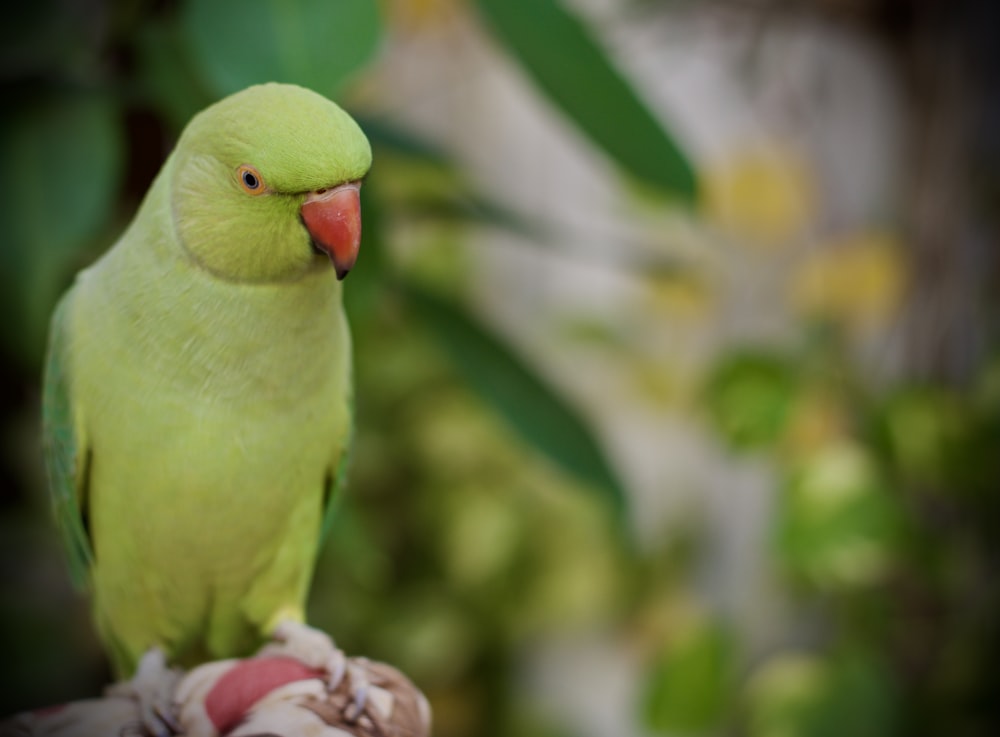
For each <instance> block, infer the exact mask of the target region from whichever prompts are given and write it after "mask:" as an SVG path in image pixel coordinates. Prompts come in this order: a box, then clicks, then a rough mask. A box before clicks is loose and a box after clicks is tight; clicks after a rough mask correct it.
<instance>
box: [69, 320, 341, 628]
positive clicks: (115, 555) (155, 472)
mask: <svg viewBox="0 0 1000 737" xmlns="http://www.w3.org/2000/svg"><path fill="white" fill-rule="evenodd" d="M324 327H325V330H321V331H318V334H317V335H313V336H310V335H306V334H296V332H295V331H294V330H289V331H287V334H286V335H281V336H273V335H268V334H266V333H265V334H261V335H260V336H259V337H257V338H254V337H253V336H251V337H250V339H244V340H243V341H242V342H240V341H232V340H225V339H224V338H225V337H226V336H225V335H223V336H218V335H207V336H206V335H201V336H197V339H191V338H189V339H188V340H187V341H186V342H184V341H181V342H177V341H169V340H166V339H165V338H164V339H163V340H161V341H160V342H159V343H158V344H157V345H155V346H152V347H148V346H147V349H146V350H137V349H136V346H135V343H134V342H130V341H129V340H127V339H124V340H121V341H119V342H117V343H116V342H115V341H108V340H101V341H92V342H90V343H89V344H87V343H83V344H81V345H80V346H79V352H78V357H79V361H78V365H79V366H80V370H79V371H78V372H77V374H76V381H77V386H76V387H75V388H74V393H75V395H76V396H78V397H79V398H80V400H81V401H80V418H79V420H80V421H81V422H82V423H83V424H84V426H85V427H86V435H87V437H88V438H89V439H90V444H91V447H92V449H93V450H92V454H91V467H90V469H89V472H90V473H89V476H90V479H89V480H90V484H89V497H90V498H89V510H90V522H91V533H92V537H93V543H94V549H95V556H96V560H97V564H96V566H95V584H96V585H97V587H98V589H100V588H101V587H102V586H103V587H104V588H105V589H106V590H110V589H111V588H113V587H116V586H126V585H127V586H128V587H133V586H135V585H136V582H135V581H134V577H131V574H128V572H129V571H135V570H143V571H146V572H147V573H149V574H150V581H149V582H145V583H144V584H143V585H145V586H155V590H150V591H148V592H147V594H148V595H149V596H150V597H151V599H155V600H157V601H168V600H170V599H173V598H179V599H180V600H184V601H187V603H186V604H185V606H186V607H187V609H184V608H182V607H179V606H177V605H175V604H172V605H169V606H166V608H165V611H168V612H169V613H170V615H171V617H177V618H178V620H179V621H180V620H184V621H194V620H196V619H198V618H202V619H203V618H204V617H205V616H209V615H208V614H207V613H206V612H205V607H228V608H229V609H231V610H232V609H234V608H235V602H240V601H243V600H245V599H246V598H247V597H248V596H249V595H250V594H251V592H252V591H253V590H254V586H255V585H257V582H259V581H260V580H262V579H266V578H268V577H269V576H270V577H275V576H277V577H278V578H282V577H287V578H288V581H289V583H288V587H289V591H291V590H292V589H293V588H295V587H296V586H298V588H301V586H299V585H298V584H295V586H293V585H292V583H293V582H294V581H297V580H298V579H299V578H301V576H302V573H301V571H302V570H303V569H304V570H305V571H306V573H308V571H309V570H310V568H311V559H312V557H313V556H314V554H315V550H316V547H317V544H318V536H319V528H320V524H321V517H322V510H323V501H324V500H323V496H324V493H325V489H326V486H327V481H328V479H329V478H331V477H332V475H333V474H334V473H335V470H336V468H337V465H338V463H339V462H340V459H341V457H342V455H343V454H344V453H345V451H346V445H347V443H348V439H349V429H350V425H351V423H350V417H349V396H350V391H349V353H348V351H349V342H348V340H347V338H346V334H345V333H346V328H345V327H344V325H343V320H342V318H339V319H338V320H336V321H331V323H330V324H328V325H326V326H324ZM130 343H131V344H130ZM281 566H285V567H287V569H288V570H287V572H285V571H282V570H279V569H278V568H276V567H281ZM126 574H127V575H129V576H130V577H131V578H132V580H131V581H129V582H128V583H127V584H126V583H124V582H123V581H124V576H125V575H126ZM119 579H122V580H119ZM279 588H280V587H279ZM98 593H99V594H100V591H99V592H98ZM132 595H134V593H133V594H132ZM287 595H288V596H289V597H290V598H296V597H298V596H300V594H292V593H288V594H287ZM124 596H125V594H124V593H122V597H123V598H124ZM108 598H112V595H111V594H107V595H106V596H105V599H108ZM226 602H229V604H227V603H226Z"/></svg>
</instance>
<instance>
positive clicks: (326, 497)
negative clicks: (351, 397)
mask: <svg viewBox="0 0 1000 737" xmlns="http://www.w3.org/2000/svg"><path fill="white" fill-rule="evenodd" d="M349 404H350V407H349V410H348V413H347V416H348V417H354V406H353V405H354V402H353V401H350V402H349ZM353 439H354V427H353V426H352V427H351V428H350V429H349V431H348V433H347V442H345V443H344V449H343V450H342V451H341V453H340V460H339V461H338V463H337V468H336V469H335V470H334V472H333V473H332V474H330V475H329V476H328V477H327V479H326V488H325V489H324V490H323V502H324V508H323V526H322V527H321V528H320V535H319V544H320V545H322V544H323V543H324V542H326V538H327V537H328V536H329V534H330V528H332V527H333V518H334V517H336V515H337V506H338V504H339V503H340V497H341V496H342V495H343V492H344V487H345V486H346V485H347V467H348V465H349V462H350V456H351V444H352V442H353Z"/></svg>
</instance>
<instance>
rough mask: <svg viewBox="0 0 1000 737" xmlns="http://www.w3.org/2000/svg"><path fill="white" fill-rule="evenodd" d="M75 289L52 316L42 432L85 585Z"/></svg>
mask: <svg viewBox="0 0 1000 737" xmlns="http://www.w3.org/2000/svg"><path fill="white" fill-rule="evenodd" d="M71 294H72V293H70V294H68V295H67V296H66V297H64V298H63V299H62V301H61V302H60V303H59V305H58V306H57V307H56V310H55V313H54V314H53V316H52V326H51V334H50V336H49V352H48V359H47V361H46V364H45V378H44V382H43V387H42V435H43V440H44V446H45V466H46V471H47V472H48V477H49V492H50V494H51V497H52V508H53V511H54V513H55V518H56V522H57V524H58V526H59V531H60V533H61V534H62V538H63V543H64V545H65V546H66V551H67V554H68V557H69V568H70V575H71V577H72V579H73V582H74V583H75V584H76V585H78V586H81V587H82V586H83V585H85V584H86V581H87V572H88V570H89V568H90V564H91V562H92V560H93V552H92V550H91V546H90V537H89V535H88V534H87V528H86V524H85V521H84V509H85V506H84V505H85V503H86V488H87V476H88V470H89V469H88V468H87V465H88V464H87V462H88V460H89V457H88V452H87V449H86V443H85V442H83V440H84V439H83V438H79V437H77V436H76V435H77V433H76V430H75V427H74V424H75V423H74V421H73V406H72V398H71V397H70V390H69V376H68V371H69V369H70V367H69V365H68V360H67V359H68V356H67V347H68V345H69V343H68V340H67V337H68V335H67V334H68V325H67V320H68V314H69V308H68V305H69V304H70V299H71V296H70V295H71Z"/></svg>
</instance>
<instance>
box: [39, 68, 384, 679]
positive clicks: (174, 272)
mask: <svg viewBox="0 0 1000 737" xmlns="http://www.w3.org/2000/svg"><path fill="white" fill-rule="evenodd" d="M370 163H371V152H370V148H369V146H368V142H367V140H366V139H365V137H364V135H363V134H362V132H361V130H360V129H359V128H358V127H357V125H356V124H355V123H354V121H353V120H351V119H350V117H349V116H347V114H346V113H344V112H343V111H342V110H341V109H340V108H338V107H337V106H336V105H334V104H333V103H331V102H329V101H328V100H326V99H325V98H322V97H320V96H319V95H316V94H314V93H312V92H309V91H307V90H303V89H301V88H298V87H294V86H290V85H275V84H272V85H264V86H258V87H251V88H249V89H247V90H244V91H243V92H240V93H237V94H235V95H233V96H231V97H229V98H226V99H224V100H222V101H221V102H219V103H216V104H215V105H213V106H212V107H210V108H207V109H206V110H205V111H203V112H202V113H200V114H199V115H197V116H196V117H195V118H194V119H193V120H192V121H191V122H190V123H189V124H188V126H187V128H186V129H185V131H184V133H183V135H182V136H181V139H180V141H179V142H178V145H177V147H176V149H175V150H174V152H173V153H172V154H171V156H170V157H169V159H168V160H167V161H166V163H165V164H164V166H163V168H162V169H161V171H160V173H159V175H158V176H157V178H156V180H155V182H154V183H153V185H152V187H151V188H150V190H149V192H148V193H147V195H146V198H145V199H144V201H143V203H142V206H141V207H140V209H139V212H138V213H137V215H136V216H135V219H134V220H133V222H132V223H131V225H130V226H129V227H128V229H127V230H126V232H125V233H124V234H123V235H122V237H121V238H120V239H119V240H118V242H117V243H115V244H114V246H113V247H112V248H111V249H110V250H109V251H108V252H107V253H106V254H105V255H104V256H103V257H102V258H101V259H100V260H99V261H98V262H97V263H96V264H94V265H93V266H91V267H90V268H88V269H86V270H85V271H83V272H81V273H80V274H79V275H78V277H77V280H76V282H75V283H74V285H73V287H72V288H71V289H70V290H69V292H68V293H67V294H66V295H65V296H64V298H63V300H62V301H61V303H60V304H59V306H58V307H57V310H56V312H55V314H54V317H53V322H52V332H51V337H50V347H49V357H48V363H47V368H46V376H45V392H44V412H43V415H44V432H45V440H46V456H47V465H48V470H49V475H50V479H51V488H52V495H53V502H54V507H55V511H56V517H57V520H58V521H59V524H60V526H61V529H62V532H63V536H64V538H65V540H66V543H67V549H68V550H69V557H70V563H71V568H72V569H73V570H74V572H75V574H76V576H77V577H78V578H82V579H84V580H85V581H86V582H87V583H88V584H89V586H90V588H91V590H92V593H93V606H94V615H95V620H96V622H97V627H98V631H99V633H100V636H101V638H102V640H103V641H104V643H105V645H106V646H107V649H108V651H109V654H110V656H111V659H112V661H113V663H114V665H115V667H116V670H117V671H118V672H119V675H122V676H126V675H129V674H130V673H131V672H132V671H133V669H134V667H135V664H136V662H137V661H138V659H139V657H140V656H141V655H142V653H144V652H145V651H146V650H148V649H149V648H151V647H154V646H156V647H160V648H163V649H164V650H165V651H166V653H167V655H168V657H169V658H170V659H171V660H172V661H174V662H177V663H179V664H182V665H190V664H193V663H195V662H198V661H202V660H205V659H208V658H213V659H214V658H222V657H232V656H238V655H244V654H247V653H249V652H250V651H251V650H253V649H254V648H256V647H257V646H258V645H259V644H260V642H261V641H262V640H263V639H264V638H266V637H267V636H268V635H269V634H270V633H271V632H272V631H273V630H274V628H275V626H276V625H277V624H278V623H279V622H281V621H283V620H292V621H298V622H301V621H303V609H304V603H305V598H306V593H307V587H308V584H309V580H310V577H311V575H312V569H313V564H314V560H315V557H316V553H317V548H318V545H319V540H320V533H321V527H322V526H323V520H324V514H325V511H328V509H329V500H330V496H331V495H332V493H333V492H334V491H335V487H336V486H337V479H338V478H339V476H340V474H341V471H342V467H343V459H344V456H345V453H346V449H347V447H348V444H349V439H350V431H351V407H350V402H351V399H350V335H349V333H348V328H347V324H346V320H345V317H344V313H343V309H342V306H341V283H340V282H339V281H338V278H337V277H338V275H337V273H336V271H335V269H334V268H333V267H332V266H331V263H330V259H329V258H327V256H326V255H325V254H322V253H318V252H317V250H316V249H315V248H314V247H313V237H312V236H313V235H314V234H311V233H310V232H309V231H308V230H307V229H306V226H305V221H304V219H303V218H302V216H301V211H302V208H303V205H304V204H305V203H306V201H307V198H309V197H310V196H312V197H315V196H316V195H310V193H313V192H315V191H316V190H324V189H330V188H335V187H338V186H339V185H343V184H344V183H346V182H353V181H356V180H359V179H360V178H361V177H363V176H364V175H365V173H366V172H367V170H368V168H369V166H370ZM247 166H249V167H253V168H252V173H253V174H254V175H255V178H254V180H253V181H257V182H258V183H259V184H260V185H261V186H260V187H258V189H257V191H248V188H247V187H246V186H245V180H243V179H242V178H241V177H242V173H243V169H241V167H247ZM355 196H356V195H355Z"/></svg>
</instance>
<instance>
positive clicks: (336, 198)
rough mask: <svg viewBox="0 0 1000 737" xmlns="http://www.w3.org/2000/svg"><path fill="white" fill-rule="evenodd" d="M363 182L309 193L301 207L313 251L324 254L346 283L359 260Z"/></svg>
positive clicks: (339, 277)
mask: <svg viewBox="0 0 1000 737" xmlns="http://www.w3.org/2000/svg"><path fill="white" fill-rule="evenodd" d="M360 189H361V183H360V182H348V183H347V184H342V185H340V186H339V187H335V188H334V189H320V190H317V191H315V192H310V193H309V196H308V197H306V201H305V202H304V203H303V204H302V210H301V211H300V212H301V215H302V222H303V223H304V224H305V226H306V230H308V231H309V237H310V238H312V244H313V247H314V248H316V249H317V251H319V252H321V253H325V254H326V255H327V256H329V257H330V261H332V262H333V267H334V268H335V269H336V270H337V279H343V278H344V277H345V276H347V272H349V271H350V270H351V268H352V267H353V266H354V262H355V261H356V260H357V258H358V246H359V245H361V197H360V195H359V190H360Z"/></svg>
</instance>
